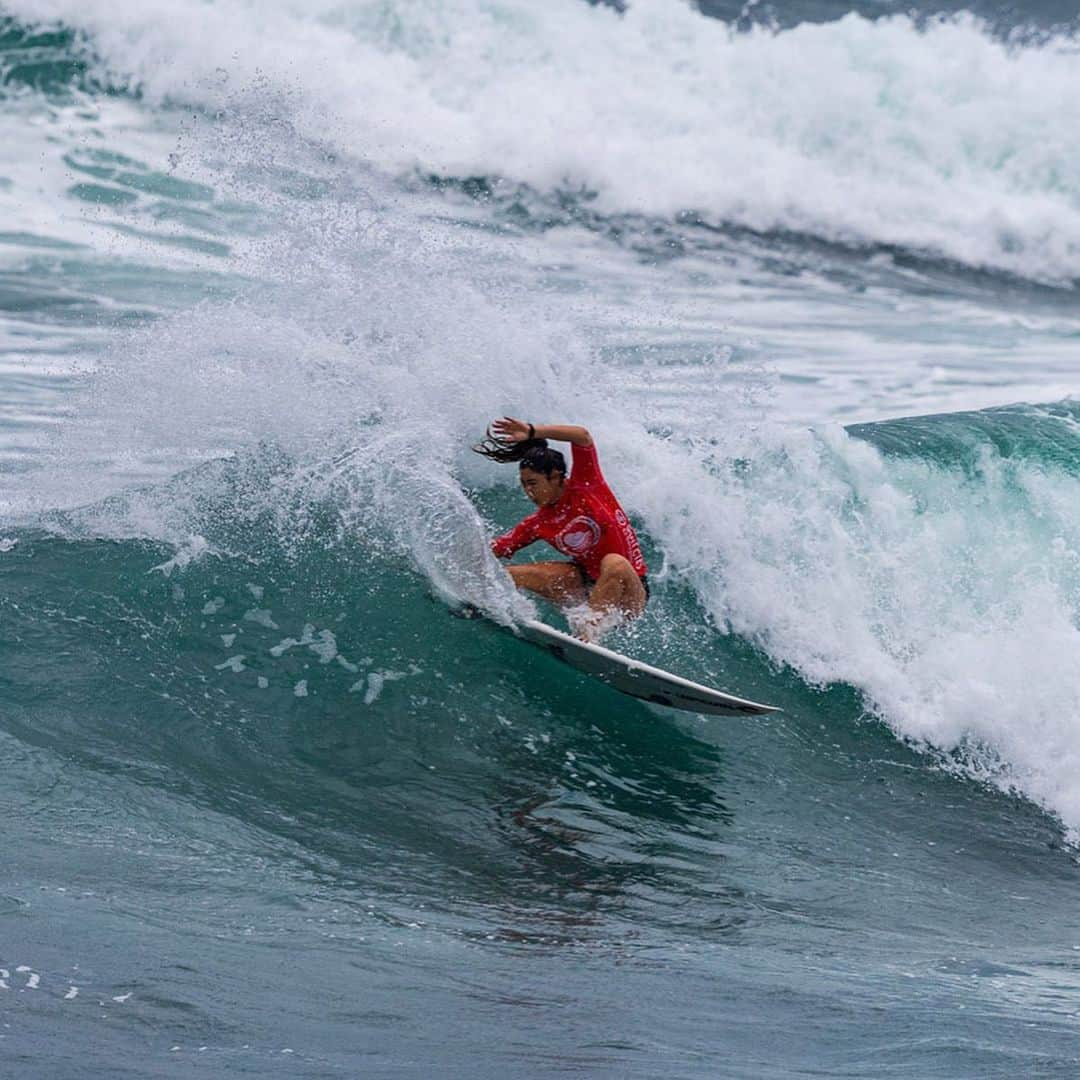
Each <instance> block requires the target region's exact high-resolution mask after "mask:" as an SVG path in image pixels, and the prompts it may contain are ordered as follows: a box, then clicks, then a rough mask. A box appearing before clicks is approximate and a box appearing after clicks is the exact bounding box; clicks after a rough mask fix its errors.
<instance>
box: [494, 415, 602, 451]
mask: <svg viewBox="0 0 1080 1080" xmlns="http://www.w3.org/2000/svg"><path fill="white" fill-rule="evenodd" d="M490 430H491V434H492V435H494V436H495V438H496V439H501V440H504V441H506V442H525V440H526V439H552V440H553V441H555V442H568V443H571V444H572V445H574V446H592V444H593V439H592V435H590V434H589V430H588V428H583V427H578V426H577V425H576V424H530V423H528V422H527V421H525V420H515V419H514V417H512V416H504V417H502V419H500V420H494V421H492V424H491V429H490Z"/></svg>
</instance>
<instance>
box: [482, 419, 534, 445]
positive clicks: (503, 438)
mask: <svg viewBox="0 0 1080 1080" xmlns="http://www.w3.org/2000/svg"><path fill="white" fill-rule="evenodd" d="M531 429H532V424H527V423H525V421H524V420H515V419H514V418H513V417H512V416H504V417H502V418H501V419H500V420H493V421H492V422H491V427H489V428H488V431H490V432H491V434H492V435H493V436H494V437H495V438H496V439H498V440H499V442H508V443H519V442H524V441H525V440H526V439H527V438H529V432H530V430H531Z"/></svg>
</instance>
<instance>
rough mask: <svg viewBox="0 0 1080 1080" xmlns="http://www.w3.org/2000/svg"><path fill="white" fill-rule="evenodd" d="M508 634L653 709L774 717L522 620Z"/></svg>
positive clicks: (767, 709)
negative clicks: (653, 706)
mask: <svg viewBox="0 0 1080 1080" xmlns="http://www.w3.org/2000/svg"><path fill="white" fill-rule="evenodd" d="M514 630H515V631H516V633H518V634H519V635H520V636H521V637H522V638H524V639H525V640H526V641H528V642H531V643H532V644H533V645H538V646H539V647H540V648H542V649H545V650H546V651H547V652H549V653H551V655H552V656H554V657H556V658H557V659H559V660H562V661H563V663H566V664H569V665H570V666H571V667H574V668H577V669H578V671H583V672H584V673H585V674H586V675H592V676H593V677H594V678H597V679H599V680H600V681H601V682H605V683H607V684H608V685H609V686H611V687H614V688H615V689H616V690H620V691H622V693H624V694H629V695H630V697H635V698H640V699H641V700H642V701H650V702H652V703H653V704H655V705H666V706H667V707H668V708H669V709H684V710H686V711H687V712H694V713H707V714H709V715H711V716H761V715H763V714H765V713H771V712H779V711H780V710H779V708H778V707H777V706H776V705H762V704H760V703H759V702H757V701H748V700H747V699H746V698H740V697H734V696H733V695H732V694H725V693H724V692H723V691H722V690H714V689H713V688H712V687H711V686H703V685H702V684H701V683H696V682H692V681H691V680H690V679H684V678H682V676H680V675H672V674H671V672H670V671H664V670H663V669H661V668H658V667H653V666H652V665H651V664H646V663H644V662H643V661H641V660H634V659H632V658H631V657H629V656H623V654H622V653H617V652H615V651H614V650H613V649H608V648H605V647H604V646H603V645H596V644H593V643H592V642H587V641H581V640H579V639H578V638H576V637H571V636H570V635H569V634H564V633H563V632H562V631H561V630H556V629H554V627H551V626H548V625H547V624H546V623H542V622H538V621H537V620H536V619H526V620H525V621H523V622H520V623H518V624H517V625H516V626H515V627H514Z"/></svg>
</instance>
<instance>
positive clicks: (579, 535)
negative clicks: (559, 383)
mask: <svg viewBox="0 0 1080 1080" xmlns="http://www.w3.org/2000/svg"><path fill="white" fill-rule="evenodd" d="M549 439H552V440H554V441H556V442H568V443H570V447H571V450H570V453H571V458H572V461H573V469H572V470H571V472H570V474H569V476H568V475H567V470H566V458H565V457H563V455H562V453H560V451H558V450H553V449H552V448H551V447H549V446H548V440H549ZM473 449H474V450H475V451H476V452H477V453H478V454H483V455H484V456H485V457H488V458H491V459H492V460H493V461H498V462H511V461H516V462H518V466H519V470H520V474H521V487H522V489H523V490H524V492H525V495H526V496H527V497H528V498H529V499H531V500H532V502H534V503H535V504H536V506H537V510H536V512H535V513H532V514H530V515H529V516H528V517H527V518H525V520H524V521H522V522H520V523H519V524H518V525H516V526H515V527H514V528H513V529H511V530H510V531H509V532H507V533H504V534H503V535H502V536H499V537H496V538H495V539H494V540H493V541H492V542H491V550H492V551H493V552H494V553H495V555H496V556H497V557H498V558H500V559H508V558H509V557H510V556H511V555H513V554H514V552H515V551H518V550H519V549H520V548H523V547H526V546H527V545H528V544H532V543H534V542H535V541H537V540H545V541H547V543H549V544H550V545H551V546H552V547H554V548H555V549H556V550H557V551H560V552H562V554H564V555H567V556H569V560H570V561H569V562H567V561H564V560H554V561H550V562H533V563H520V564H517V565H512V566H508V567H507V570H508V571H509V572H510V576H511V577H512V578H513V579H514V584H515V585H517V587H518V588H521V589H528V590H529V591H530V592H534V593H536V594H537V595H539V596H542V597H544V598H545V599H546V600H551V601H553V602H554V603H557V604H559V605H560V606H563V607H574V606H577V605H583V606H584V608H585V611H584V614H583V616H582V617H581V618H580V619H578V620H575V621H576V622H577V625H576V626H575V630H576V632H577V633H578V635H579V636H580V637H582V638H583V639H584V640H586V641H594V640H596V638H598V637H599V636H600V635H601V634H602V633H603V631H604V630H605V629H606V628H607V627H608V626H610V625H611V624H612V623H613V622H614V621H616V620H617V619H618V618H619V617H623V618H627V619H633V618H636V617H637V616H638V615H640V614H641V613H642V612H643V611H644V610H645V603H646V601H647V600H648V598H649V583H648V579H647V578H646V573H647V567H646V566H645V560H644V558H643V557H642V554H641V547H640V545H639V544H638V539H637V537H636V536H635V535H634V530H633V528H632V527H631V525H630V522H629V520H628V518H627V516H626V514H625V512H624V511H623V508H622V507H621V506H620V505H619V502H618V500H617V499H616V498H615V496H614V494H613V493H612V491H611V488H609V487H608V486H607V483H606V481H605V480H604V476H603V473H601V472H600V463H599V461H598V460H597V457H596V445H595V444H594V443H593V440H592V436H591V435H590V434H589V432H588V431H587V430H586V429H585V428H583V427H575V426H573V425H569V424H540V425H534V424H529V423H526V422H525V421H523V420H515V419H514V418H513V417H510V416H504V417H503V418H502V419H501V420H495V421H494V422H493V423H492V424H491V425H490V426H489V427H488V431H487V438H485V439H484V441H483V442H481V443H480V444H479V445H478V446H474V447H473Z"/></svg>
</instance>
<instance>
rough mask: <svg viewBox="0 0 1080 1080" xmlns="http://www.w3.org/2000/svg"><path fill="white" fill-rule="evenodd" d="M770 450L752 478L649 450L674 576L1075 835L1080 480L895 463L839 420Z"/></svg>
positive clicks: (909, 733)
mask: <svg viewBox="0 0 1080 1080" xmlns="http://www.w3.org/2000/svg"><path fill="white" fill-rule="evenodd" d="M755 441H756V442H757V446H756V448H754V447H752V446H750V445H749V444H748V443H744V444H743V445H742V446H733V447H732V449H733V450H734V451H736V452H738V453H743V454H749V458H750V464H749V466H748V468H747V471H743V470H735V471H733V470H731V469H725V468H723V467H722V466H721V467H720V468H717V467H716V465H715V462H713V463H712V464H710V462H709V461H708V460H707V459H702V458H700V457H699V458H697V460H694V461H693V462H692V463H691V462H688V461H687V460H686V459H684V458H682V457H681V455H679V454H674V453H673V454H672V456H671V457H666V455H665V456H660V457H659V460H658V454H657V452H656V450H655V449H653V450H651V451H650V452H649V457H650V459H651V461H652V463H653V467H654V471H655V472H656V473H657V474H658V475H657V478H656V480H655V481H654V482H652V483H649V484H648V485H646V487H645V488H644V489H643V490H641V489H640V485H639V495H638V499H639V503H640V505H639V511H640V512H642V513H643V514H644V516H645V518H646V521H647V522H648V526H649V531H650V533H651V534H652V535H653V536H654V537H658V538H661V540H662V543H663V548H664V550H665V552H666V554H667V557H668V559H669V572H671V573H673V574H676V575H678V576H684V577H685V578H686V579H687V580H688V581H689V582H691V583H692V584H693V586H694V588H695V590H696V591H697V593H698V595H699V596H700V597H701V599H702V602H703V603H704V605H705V607H706V608H707V609H708V610H709V611H710V613H711V614H712V615H713V616H714V617H715V618H716V619H717V620H718V621H719V622H720V623H721V624H726V625H728V626H730V627H731V628H732V629H733V630H734V631H735V632H737V633H739V634H741V635H744V636H746V637H748V638H750V639H751V640H754V641H756V642H758V644H759V645H760V646H761V647H762V648H763V649H764V650H765V651H767V652H768V653H769V654H770V655H771V656H772V657H773V658H774V659H775V660H776V661H778V662H780V663H782V664H785V665H789V666H791V667H793V668H794V669H795V670H796V671H798V672H799V674H800V675H801V676H802V677H803V678H804V679H806V680H807V681H808V682H810V683H811V684H818V685H827V684H830V683H834V682H839V683H848V684H850V685H853V686H855V687H857V688H859V689H860V690H861V691H862V693H863V695H864V698H865V701H866V702H867V705H868V706H869V708H870V709H871V710H872V711H873V712H874V713H876V714H877V715H878V716H880V717H881V718H883V719H884V720H885V721H886V722H888V723H889V724H890V725H891V726H892V727H893V729H894V730H895V731H896V732H897V733H898V734H900V735H901V736H903V737H905V738H908V739H911V740H913V741H915V742H918V743H921V744H923V745H926V746H931V747H935V748H937V749H939V750H944V751H949V752H951V753H955V754H956V755H957V757H956V761H957V762H958V763H959V766H958V767H963V768H966V769H968V770H969V771H973V772H975V773H978V774H980V775H985V776H988V777H989V778H991V779H993V780H994V782H996V783H998V784H1000V785H1001V786H1003V787H1007V788H1015V789H1017V790H1019V791H1022V792H1023V793H1025V794H1026V795H1028V796H1030V797H1031V798H1034V799H1035V800H1037V801H1039V802H1041V803H1042V804H1043V805H1045V806H1047V807H1048V808H1050V809H1051V810H1053V811H1054V812H1056V813H1057V814H1059V815H1060V816H1061V818H1062V819H1063V820H1064V822H1065V823H1066V825H1067V826H1069V827H1070V829H1071V830H1073V831H1074V835H1075V834H1076V830H1078V829H1080V782H1078V781H1077V777H1078V776H1080V728H1078V726H1077V722H1076V721H1077V717H1078V716H1080V630H1078V629H1077V626H1078V623H1080V509H1078V507H1080V479H1077V478H1076V477H1072V476H1069V475H1066V474H1063V473H1061V472H1059V471H1057V470H1046V469H1044V468H1042V467H1040V466H1037V465H1034V464H1031V465H1024V464H1022V463H1011V462H1008V461H1004V460H1002V459H1000V458H998V457H997V456H996V455H995V454H994V453H992V452H990V451H989V450H987V451H986V452H985V453H984V455H983V457H982V459H981V460H980V461H979V463H978V465H977V467H976V468H975V470H974V472H973V473H967V472H964V471H963V470H961V469H960V468H957V467H952V468H946V467H942V466H939V465H935V464H930V463H928V462H926V461H922V460H918V459H913V460H896V459H884V458H882V456H881V455H880V454H879V453H878V452H877V451H876V450H874V449H873V448H872V447H870V446H868V445H867V444H865V443H862V442H860V441H858V440H856V439H853V438H852V437H850V436H848V435H847V434H846V433H844V432H843V430H842V429H839V428H836V429H830V430H825V431H820V432H817V433H812V432H805V433H802V432H793V431H790V430H789V431H785V432H782V433H781V432H773V433H772V434H771V435H770V434H768V433H765V432H761V431H759V432H758V433H757V437H756V440H755ZM640 452H641V468H642V469H643V470H644V469H645V468H646V467H647V466H646V464H645V452H644V448H642V450H641V451H640ZM722 460H723V458H722V457H721V462H722ZM657 466H659V467H658V468H657ZM677 474H678V475H681V479H679V478H678V476H677Z"/></svg>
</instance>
